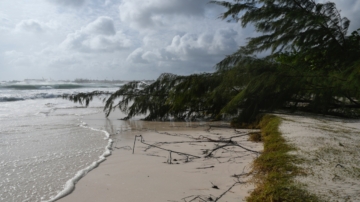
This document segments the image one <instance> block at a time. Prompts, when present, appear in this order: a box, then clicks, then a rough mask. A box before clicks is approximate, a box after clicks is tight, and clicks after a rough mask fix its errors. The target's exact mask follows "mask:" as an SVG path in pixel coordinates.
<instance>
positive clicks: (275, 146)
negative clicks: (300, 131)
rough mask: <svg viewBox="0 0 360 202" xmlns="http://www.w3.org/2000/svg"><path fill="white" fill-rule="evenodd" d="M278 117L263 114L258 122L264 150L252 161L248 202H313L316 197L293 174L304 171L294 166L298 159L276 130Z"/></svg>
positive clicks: (279, 120)
mask: <svg viewBox="0 0 360 202" xmlns="http://www.w3.org/2000/svg"><path fill="white" fill-rule="evenodd" d="M280 123H281V119H280V118H279V117H276V116H273V115H264V116H263V117H262V119H261V121H260V123H259V126H260V128H261V139H262V141H263V143H264V151H263V153H262V154H261V155H260V156H259V158H257V159H256V160H255V161H254V164H253V174H254V176H253V182H254V183H255V185H256V188H255V189H254V191H253V192H252V193H251V195H250V196H249V197H248V198H247V201H248V202H267V201H269V202H277V201H279V202H283V201H289V202H290V201H291V202H297V201H299V202H300V201H301V202H308V201H312V202H317V201H321V200H320V199H319V198H318V197H317V196H315V195H312V194H310V193H308V192H307V191H306V190H305V189H303V185H300V184H299V183H296V182H295V181H294V177H295V176H298V175H304V174H305V173H304V172H303V171H302V170H301V169H300V168H298V167H297V166H296V164H297V163H299V162H301V161H302V160H301V159H299V158H297V157H296V156H294V155H290V154H289V152H290V151H293V150H295V148H293V147H292V146H290V145H289V144H288V143H287V142H286V141H285V139H284V138H283V137H282V135H281V133H280V132H279V125H280Z"/></svg>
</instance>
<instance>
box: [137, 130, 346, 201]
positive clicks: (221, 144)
mask: <svg viewBox="0 0 360 202" xmlns="http://www.w3.org/2000/svg"><path fill="white" fill-rule="evenodd" d="M210 130H211V127H210V128H209V129H207V130H206V131H207V132H209V133H210ZM156 132H157V133H159V134H164V135H169V136H183V137H186V138H189V139H190V140H189V141H174V142H156V143H153V144H149V143H146V142H145V140H144V138H143V136H142V135H136V136H135V139H134V146H133V154H134V153H135V145H136V141H137V140H138V139H140V143H142V144H144V145H147V146H148V147H147V148H146V149H145V151H147V150H149V149H151V148H157V149H161V150H164V151H168V152H169V159H168V160H167V162H168V163H169V164H172V163H173V161H176V160H175V159H174V160H173V159H172V153H175V154H178V155H181V156H186V162H188V161H189V159H199V158H214V159H216V160H218V158H221V157H214V155H213V154H214V153H215V152H216V151H218V150H221V149H223V150H226V151H230V152H236V151H232V149H230V148H229V149H228V148H227V147H233V148H234V147H238V148H242V149H243V150H245V151H247V152H251V153H255V154H261V152H259V151H255V150H252V149H249V148H246V147H244V146H243V145H241V144H239V142H238V141H235V140H234V139H235V138H239V137H244V136H249V135H250V134H251V132H247V133H245V132H238V131H235V134H234V136H231V137H227V138H222V137H219V139H213V138H209V137H205V136H202V135H200V136H199V137H197V138H196V137H193V136H191V135H187V134H171V133H168V132H158V131H156ZM211 134H212V135H217V134H214V133H211ZM183 143H188V144H197V143H214V144H215V147H214V148H213V149H209V150H206V152H204V153H203V154H204V156H202V157H201V156H197V155H193V154H188V153H184V152H178V151H174V150H170V149H165V148H162V147H161V145H166V144H183ZM232 158H240V157H232ZM218 161H219V160H218ZM220 163H221V162H220ZM338 166H340V167H343V166H342V165H340V164H338V165H336V167H338ZM214 167H215V166H207V167H198V168H196V169H211V168H214ZM244 169H245V168H244ZM249 175H251V173H244V171H243V173H241V174H234V175H233V176H232V177H235V178H236V179H237V180H236V181H235V182H234V183H233V184H232V185H231V186H230V187H229V188H228V189H226V190H225V191H224V192H223V193H222V194H220V195H219V196H218V197H215V196H204V195H191V196H187V197H185V198H182V199H181V200H183V201H184V202H191V201H195V200H196V201H219V200H220V199H221V198H222V197H223V196H224V195H226V194H227V193H228V192H229V191H231V189H232V188H233V187H235V186H236V185H239V184H244V183H246V182H243V181H241V180H240V178H241V177H246V176H249ZM212 188H214V189H219V187H217V186H216V185H214V184H213V186H212Z"/></svg>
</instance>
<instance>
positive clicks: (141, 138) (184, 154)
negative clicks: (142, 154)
mask: <svg viewBox="0 0 360 202" xmlns="http://www.w3.org/2000/svg"><path fill="white" fill-rule="evenodd" d="M137 138H140V142H141V143H142V144H145V145H148V146H151V147H156V148H158V149H161V150H164V151H168V152H170V159H169V162H170V164H171V153H176V154H179V155H183V156H186V162H188V161H189V157H192V158H201V157H200V156H195V155H192V154H186V153H183V152H177V151H174V150H170V149H165V148H161V147H158V146H156V145H153V144H148V143H146V142H145V140H144V138H143V136H142V135H136V136H135V139H134V147H133V154H134V152H135V143H136V139H137Z"/></svg>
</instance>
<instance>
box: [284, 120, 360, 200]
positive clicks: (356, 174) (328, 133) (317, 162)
mask: <svg viewBox="0 0 360 202" xmlns="http://www.w3.org/2000/svg"><path fill="white" fill-rule="evenodd" d="M279 116H281V117H282V118H283V119H284V120H283V122H282V124H281V126H280V131H281V132H282V134H283V136H284V137H285V138H286V139H287V140H288V141H289V142H290V143H291V144H293V145H294V146H295V147H296V148H298V150H297V151H296V152H294V154H295V155H297V156H299V157H300V158H304V159H305V160H306V161H304V163H303V164H301V165H299V166H300V167H301V168H304V169H305V171H306V172H307V174H308V175H307V176H306V177H297V178H296V180H298V181H299V182H301V183H304V184H306V186H305V188H306V189H307V190H309V191H310V192H311V193H314V194H316V195H318V196H320V197H322V198H323V199H325V201H360V121H351V120H344V119H334V118H326V117H309V116H285V115H279Z"/></svg>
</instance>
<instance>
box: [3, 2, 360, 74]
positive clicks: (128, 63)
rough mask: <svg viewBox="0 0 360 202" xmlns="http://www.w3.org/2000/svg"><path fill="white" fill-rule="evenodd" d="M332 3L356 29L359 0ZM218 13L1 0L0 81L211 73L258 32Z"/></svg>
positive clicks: (172, 5) (166, 5)
mask: <svg viewBox="0 0 360 202" xmlns="http://www.w3.org/2000/svg"><path fill="white" fill-rule="evenodd" d="M323 1H325V0H318V1H317V2H323ZM333 2H335V3H336V5H337V7H338V8H339V9H340V10H341V14H342V16H346V17H348V18H349V19H350V20H351V21H352V23H351V26H350V30H349V31H353V30H355V29H357V28H360V0H333ZM224 11H225V10H224V8H222V7H221V6H218V5H214V4H209V0H31V1H29V0H1V1H0V81H9V80H23V79H41V78H44V79H53V80H73V79H76V78H83V79H110V80H112V79H116V80H134V79H136V80H138V79H156V78H157V77H158V76H159V75H160V74H161V73H165V72H166V73H174V74H181V75H188V74H194V73H203V72H212V71H214V66H215V64H216V63H218V62H220V61H221V60H222V59H223V58H224V57H225V56H226V55H229V54H231V53H233V52H235V51H236V50H237V49H238V48H239V46H242V45H244V44H245V43H246V39H247V38H248V37H252V36H255V35H256V33H255V32H254V29H253V28H252V27H251V26H250V27H246V28H242V27H241V26H240V24H238V23H235V22H232V23H228V22H226V21H223V20H221V19H219V18H218V17H219V15H220V14H221V13H222V12H224Z"/></svg>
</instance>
